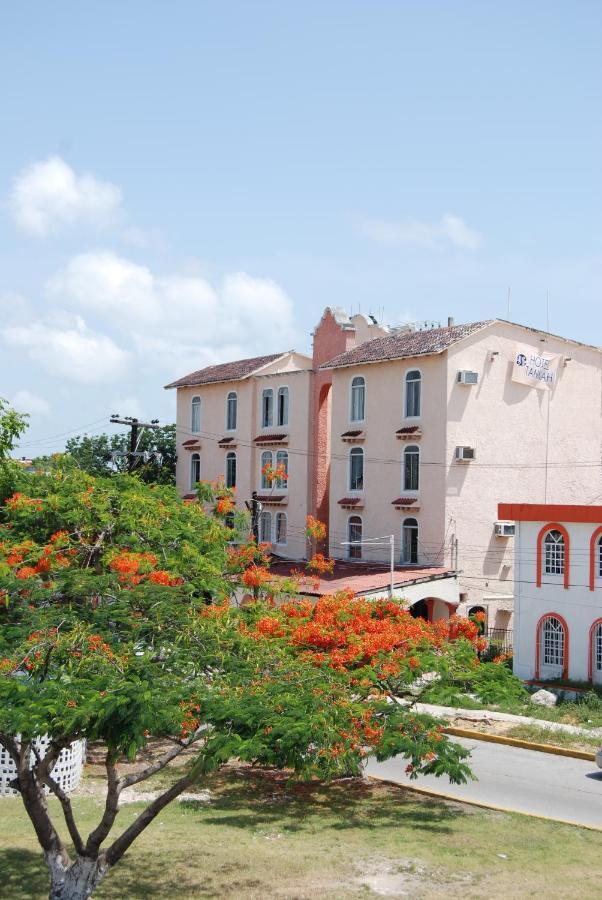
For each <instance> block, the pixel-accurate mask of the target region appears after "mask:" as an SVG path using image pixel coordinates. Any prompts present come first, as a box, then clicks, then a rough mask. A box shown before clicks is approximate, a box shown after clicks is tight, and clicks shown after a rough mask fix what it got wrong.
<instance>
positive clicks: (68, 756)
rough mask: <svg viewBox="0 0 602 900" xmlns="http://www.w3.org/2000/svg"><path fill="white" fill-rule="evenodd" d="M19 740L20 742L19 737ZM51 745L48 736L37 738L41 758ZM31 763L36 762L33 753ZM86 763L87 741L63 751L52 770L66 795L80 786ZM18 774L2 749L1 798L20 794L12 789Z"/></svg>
mask: <svg viewBox="0 0 602 900" xmlns="http://www.w3.org/2000/svg"><path fill="white" fill-rule="evenodd" d="M17 740H19V736H18V735H17ZM49 743H50V738H49V737H48V735H44V736H43V737H41V738H36V740H35V746H36V749H37V751H38V753H39V754H40V756H43V755H44V754H45V753H46V750H47V749H48V745H49ZM31 761H32V763H33V762H34V754H33V751H32V753H31ZM85 761H86V742H85V741H74V742H73V743H72V744H71V746H70V747H66V748H65V749H64V750H61V753H60V756H59V758H58V759H57V761H56V764H55V766H54V769H53V770H52V777H53V779H54V780H55V781H56V783H57V784H58V785H59V787H61V788H62V789H63V790H64V791H65V792H66V793H69V792H70V791H74V790H75V788H76V787H77V786H78V784H79V781H80V778H81V776H82V772H83V769H84V763H85ZM16 774H17V768H16V766H15V764H14V762H13V760H12V759H11V757H10V756H9V755H8V753H7V752H6V750H5V749H4V747H0V797H12V796H14V795H15V794H18V791H15V790H14V788H11V787H10V783H11V781H13V780H14V778H15V777H16Z"/></svg>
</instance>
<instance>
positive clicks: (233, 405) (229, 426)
mask: <svg viewBox="0 0 602 900" xmlns="http://www.w3.org/2000/svg"><path fill="white" fill-rule="evenodd" d="M237 417H238V395H237V394H236V391H230V393H229V394H228V398H227V400H226V431H235V430H236V419H237Z"/></svg>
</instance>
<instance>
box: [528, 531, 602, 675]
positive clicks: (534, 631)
mask: <svg viewBox="0 0 602 900" xmlns="http://www.w3.org/2000/svg"><path fill="white" fill-rule="evenodd" d="M601 523H602V516H601ZM546 524H549V523H548V522H544V521H541V522H517V537H516V538H515V544H516V550H515V553H516V563H515V578H516V580H515V588H514V590H515V612H514V671H515V673H516V674H517V675H518V676H519V677H520V678H525V679H530V678H534V677H535V674H536V646H537V640H538V628H537V626H538V623H539V622H540V619H541V617H542V616H545V615H548V614H551V615H557V616H561V617H562V618H563V619H564V620H565V622H566V624H567V627H568V675H569V678H570V679H571V680H573V681H587V679H588V673H589V655H590V646H589V640H590V638H589V636H590V628H591V626H592V624H593V623H594V622H595V621H596V620H597V619H599V618H601V617H602V579H601V578H599V577H597V578H596V580H595V589H594V590H593V591H591V590H590V589H589V561H590V538H591V536H592V533H593V532H594V531H595V530H596V528H597V525H596V524H590V523H588V524H585V523H562V522H560V524H564V527H565V528H566V529H567V531H568V533H569V548H570V549H569V582H570V583H569V587H568V588H565V587H564V579H563V576H562V575H546V574H542V584H541V587H537V584H536V581H537V578H536V560H537V536H538V534H539V532H540V530H541V528H542V527H543V526H544V525H546ZM565 652H566V648H565ZM561 674H562V673H561V672H560V671H553V670H546V669H545V667H543V661H542V670H541V672H540V677H541V678H542V679H543V678H546V677H547V678H553V677H560V676H561ZM598 680H599V676H598Z"/></svg>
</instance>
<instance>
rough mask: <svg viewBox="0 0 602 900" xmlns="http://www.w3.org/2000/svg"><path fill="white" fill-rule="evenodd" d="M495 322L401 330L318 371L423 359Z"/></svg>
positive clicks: (360, 345) (339, 357) (358, 347)
mask: <svg viewBox="0 0 602 900" xmlns="http://www.w3.org/2000/svg"><path fill="white" fill-rule="evenodd" d="M493 321H495V320H494V319H488V320H486V321H483V322H469V323H467V324H466V325H452V326H450V327H447V328H431V329H430V330H429V331H407V332H406V331H404V332H401V333H396V334H388V335H385V337H380V338H373V340H371V341H365V342H364V343H363V344H359V346H357V347H353V348H352V349H351V350H347V352H346V353H341V354H340V355H339V356H335V357H334V358H333V359H330V360H328V362H325V363H323V364H322V365H321V366H320V368H321V369H337V368H339V367H341V366H357V365H360V364H361V363H375V362H385V361H386V360H389V359H405V358H407V357H413V356H427V355H428V354H432V353H441V352H442V351H443V350H446V349H447V348H448V347H451V345H452V344H455V343H457V342H458V341H461V340H462V339H463V338H466V337H469V335H471V334H474V333H475V332H476V331H480V330H481V329H482V328H485V327H486V326H487V325H491V323H492V322H493Z"/></svg>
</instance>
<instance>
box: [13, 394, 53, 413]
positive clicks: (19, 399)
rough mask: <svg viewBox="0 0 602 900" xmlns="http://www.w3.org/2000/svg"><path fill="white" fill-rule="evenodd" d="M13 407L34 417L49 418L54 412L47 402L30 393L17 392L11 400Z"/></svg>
mask: <svg viewBox="0 0 602 900" xmlns="http://www.w3.org/2000/svg"><path fill="white" fill-rule="evenodd" d="M11 406H12V407H13V408H14V409H16V410H17V411H18V412H23V413H30V415H32V416H49V415H50V413H51V412H52V409H51V407H50V404H49V403H47V402H46V400H44V399H43V398H42V397H38V396H37V394H31V393H30V392H29V391H17V393H16V394H15V396H14V397H13V399H12V400H11Z"/></svg>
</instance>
